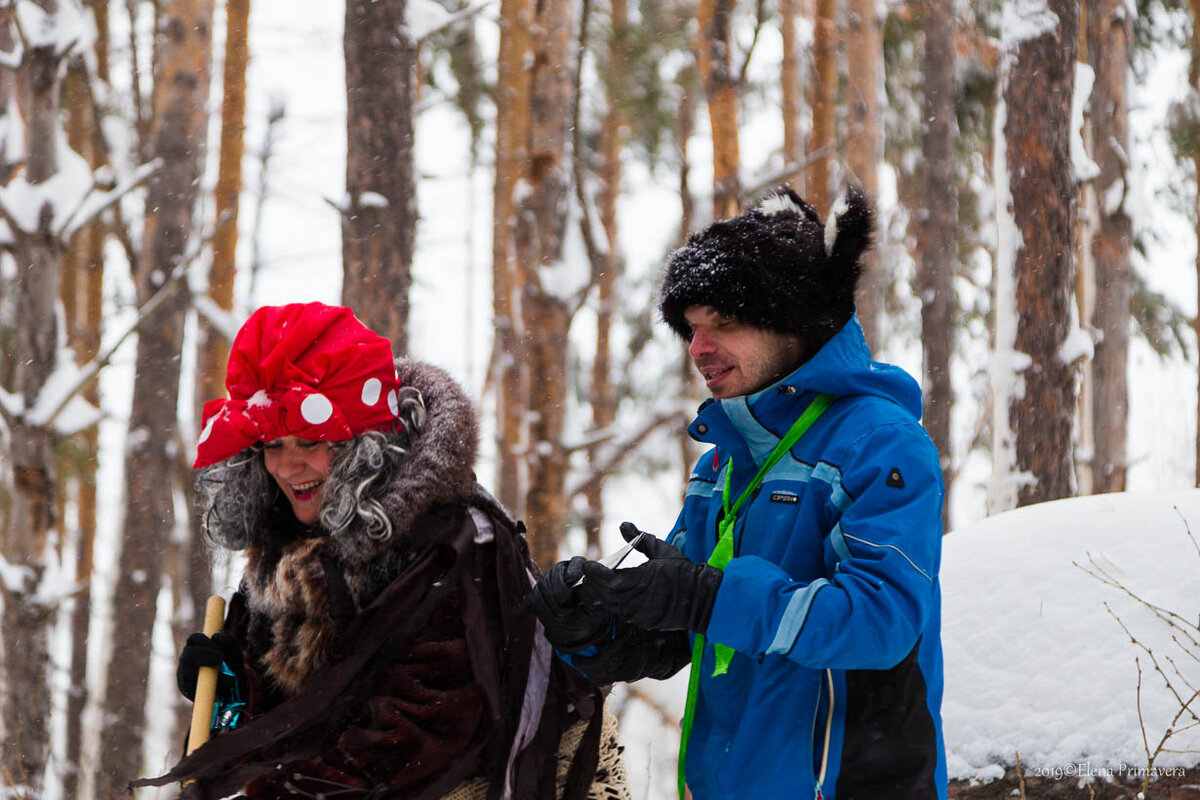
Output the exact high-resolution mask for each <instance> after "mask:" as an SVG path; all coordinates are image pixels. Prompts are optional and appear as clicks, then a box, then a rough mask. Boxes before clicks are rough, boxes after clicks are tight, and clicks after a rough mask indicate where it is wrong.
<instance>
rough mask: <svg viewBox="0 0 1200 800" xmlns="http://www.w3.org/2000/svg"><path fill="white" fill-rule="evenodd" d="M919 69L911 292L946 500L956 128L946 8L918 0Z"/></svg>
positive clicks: (945, 1) (927, 419) (929, 425)
mask: <svg viewBox="0 0 1200 800" xmlns="http://www.w3.org/2000/svg"><path fill="white" fill-rule="evenodd" d="M921 13H922V21H923V23H924V24H923V27H924V29H925V55H924V62H923V66H922V72H923V76H924V85H925V97H924V101H923V104H922V117H923V118H924V120H925V125H924V133H923V134H922V136H921V155H922V161H923V162H924V173H923V175H924V187H923V188H924V196H925V197H924V205H925V215H924V220H923V222H922V223H921V226H920V234H919V235H920V244H919V245H918V247H917V252H918V257H919V261H918V272H917V286H918V294H919V296H920V298H921V351H922V354H923V356H924V379H925V387H924V402H925V408H924V420H923V423H924V425H925V429H926V430H927V431H929V436H930V438H931V439H933V444H934V446H936V447H937V450H938V454H939V456H940V458H941V465H942V481H943V482H944V484H945V487H946V497H949V496H950V487H951V484H952V483H953V481H954V471H953V469H952V463H953V459H952V455H953V450H952V448H951V440H950V410H951V408H952V406H953V403H954V390H953V387H952V385H951V382H950V357H951V354H952V351H953V343H954V313H955V307H956V305H957V304H956V303H955V302H954V283H953V279H954V262H955V229H956V227H957V224H958V195H957V191H956V187H957V184H956V181H955V174H954V154H955V151H956V146H957V144H956V139H957V133H958V123H957V120H956V118H955V115H954V4H953V2H952V0H924V2H923V3H922V8H921ZM949 522H950V504H949V503H944V504H943V505H942V524H943V528H944V529H945V530H950V525H949Z"/></svg>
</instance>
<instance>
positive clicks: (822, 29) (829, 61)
mask: <svg viewBox="0 0 1200 800" xmlns="http://www.w3.org/2000/svg"><path fill="white" fill-rule="evenodd" d="M816 3H817V5H816V24H815V26H814V30H813V89H814V91H813V94H812V119H813V123H812V136H811V138H810V141H809V153H810V156H811V157H813V159H814V160H813V162H812V164H811V165H810V166H809V168H808V197H807V200H808V202H809V203H811V204H812V205H813V206H814V207H815V208H816V209H817V210H818V211H820V212H822V213H825V212H827V211H828V210H829V205H830V202H831V198H830V196H829V191H830V189H831V185H830V180H831V172H832V169H831V164H832V162H833V159H834V156H835V153H836V148H837V85H838V67H837V52H838V28H837V0H816Z"/></svg>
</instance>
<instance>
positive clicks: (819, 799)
mask: <svg viewBox="0 0 1200 800" xmlns="http://www.w3.org/2000/svg"><path fill="white" fill-rule="evenodd" d="M825 678H826V681H827V682H828V684H829V712H828V714H827V715H826V718H825V743H824V745H823V746H822V749H821V769H820V770H819V771H818V772H817V774H816V779H817V780H816V784H815V785H814V787H813V798H814V800H825V795H824V794H823V793H822V791H821V788H822V784H823V783H825V771H826V770H827V769H828V767H829V737H830V736H832V734H833V671H832V670H831V669H829V668H828V667H826V669H825ZM820 707H821V692H820V690H818V691H817V708H820ZM816 728H817V710H816V709H813V734H814V735H816V732H817V730H816Z"/></svg>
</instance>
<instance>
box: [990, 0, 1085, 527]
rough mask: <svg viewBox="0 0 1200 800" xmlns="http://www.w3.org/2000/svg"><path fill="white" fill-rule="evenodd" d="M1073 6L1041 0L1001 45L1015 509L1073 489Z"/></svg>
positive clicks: (1063, 1) (1075, 33) (1075, 38)
mask: <svg viewBox="0 0 1200 800" xmlns="http://www.w3.org/2000/svg"><path fill="white" fill-rule="evenodd" d="M1078 13H1079V10H1078V6H1077V4H1076V3H1075V2H1073V0H1050V2H1048V3H1047V8H1046V10H1045V11H1044V13H1043V14H1041V15H1040V16H1039V18H1038V19H1037V20H1035V21H1033V23H1036V24H1034V25H1033V26H1032V27H1034V28H1035V30H1036V33H1031V34H1029V35H1028V36H1027V38H1024V39H1021V40H1019V41H1016V42H1013V43H1012V44H1011V46H1010V49H1009V52H1008V54H1007V57H1008V58H1010V59H1011V61H1010V66H1009V69H1008V70H1006V73H1007V74H1005V76H1004V77H1003V78H1002V81H1003V82H1002V86H1003V89H1002V91H1003V95H1004V103H1005V107H1006V110H1007V116H1006V118H1005V123H1004V129H1003V132H1004V147H1005V161H1006V164H1007V174H1008V176H1009V180H1010V184H1009V187H1010V191H1011V196H1010V197H1008V198H1003V197H1002V198H1001V202H1005V201H1007V202H1008V203H1010V204H1011V213H1012V218H1013V224H1014V226H1015V230H1016V231H1017V234H1018V235H1017V238H1016V240H1015V243H1014V249H1013V265H1012V268H1013V275H1014V287H1015V298H1016V302H1015V309H1016V331H1015V340H1014V343H1013V348H1014V351H1015V352H1016V353H1019V354H1024V356H1026V357H1028V364H1027V366H1025V368H1024V370H1023V371H1022V372H1021V373H1020V380H1021V382H1022V383H1023V391H1018V392H1016V393H1014V394H1013V395H1012V397H1011V400H1010V402H1009V403H1008V404H1007V406H1006V408H1005V409H1004V412H1005V413H1007V415H1008V419H1007V421H1006V422H1007V424H1008V425H1009V426H1010V427H1011V430H1012V431H1013V432H1014V449H1013V455H1014V468H1015V471H1016V474H1017V475H1018V476H1019V486H1018V487H1017V495H1016V500H1017V505H1019V506H1024V505H1030V504H1032V503H1038V502H1042V501H1045V500H1054V499H1058V498H1062V497H1069V496H1071V495H1072V494H1074V492H1075V475H1074V464H1073V462H1074V459H1073V453H1072V448H1073V440H1072V432H1073V420H1074V415H1075V401H1076V397H1075V370H1076V366H1075V364H1072V363H1066V362H1065V361H1064V356H1065V354H1064V353H1063V351H1062V346H1063V344H1064V342H1065V340H1066V337H1067V333H1068V332H1069V330H1070V328H1071V325H1072V308H1071V305H1072V302H1073V291H1072V290H1073V280H1074V250H1075V248H1074V238H1075V215H1076V197H1077V193H1076V186H1075V180H1074V173H1073V168H1072V163H1071V156H1070V147H1069V140H1070V122H1071V120H1070V114H1071V99H1072V94H1073V91H1074V86H1075V59H1076V53H1077V52H1078V23H1079V17H1078ZM1027 22H1030V21H1028V20H1027ZM1027 29H1028V27H1027ZM997 411H1000V409H999V408H997Z"/></svg>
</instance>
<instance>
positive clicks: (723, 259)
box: [658, 186, 874, 354]
mask: <svg viewBox="0 0 1200 800" xmlns="http://www.w3.org/2000/svg"><path fill="white" fill-rule="evenodd" d="M873 225H874V214H873V212H872V209H871V206H870V204H869V203H868V202H867V199H866V197H865V196H864V195H863V193H862V191H861V190H860V189H858V188H857V187H854V186H852V187H850V188H849V189H848V190H847V192H846V194H845V195H843V196H842V197H841V198H840V199H839V200H838V201H837V202H835V203H834V205H833V208H832V209H831V210H830V213H829V220H828V221H827V222H826V223H822V222H821V218H820V216H818V214H817V212H816V210H815V209H814V208H813V207H812V206H810V205H809V204H808V203H806V202H805V201H804V200H803V199H802V198H801V197H800V196H799V195H797V194H796V193H795V192H794V191H792V190H791V189H789V188H786V187H783V188H780V189H778V190H776V191H775V192H774V193H773V194H772V195H770V196H769V197H767V198H766V199H765V200H763V201H762V202H761V203H759V204H758V206H757V207H755V208H754V209H753V210H751V211H747V212H745V213H743V214H741V215H739V216H736V217H733V218H731V219H726V220H719V221H717V222H714V223H712V224H711V225H709V226H708V227H707V228H705V229H704V230H702V231H700V232H698V233H694V234H692V235H691V236H690V237H688V240H687V242H686V243H685V244H684V245H683V246H682V247H680V248H679V249H677V250H675V251H674V252H672V253H671V254H670V255H669V256H668V257H667V265H666V268H665V270H664V273H663V282H662V288H661V290H660V294H659V305H658V307H659V311H660V312H661V313H662V317H663V320H664V321H665V322H666V323H667V324H668V325H670V326H671V328H672V329H673V330H674V331H675V333H677V334H678V335H679V336H680V337H681V338H683V339H684V340H688V339H690V338H691V330H690V329H689V327H688V324H687V320H686V319H684V312H685V311H686V310H687V309H688V308H689V307H691V306H697V305H703V306H712V307H713V308H715V309H716V310H717V311H719V312H720V313H722V314H728V315H730V316H734V317H737V318H738V319H739V320H741V321H742V322H745V323H747V324H750V325H754V326H756V327H759V328H765V329H767V330H772V331H778V332H780V333H786V334H792V335H795V336H798V337H799V338H800V340H801V341H803V342H804V344H805V346H806V347H807V348H808V351H809V353H810V354H811V353H814V352H816V350H818V349H819V348H820V347H821V346H823V345H824V344H825V342H827V341H828V340H829V339H830V338H831V337H832V336H833V335H834V334H835V333H837V332H838V331H839V330H840V329H841V328H842V326H843V325H845V324H846V322H847V321H848V320H849V319H850V316H851V315H852V314H853V313H854V288H855V286H856V284H857V283H858V276H859V274H860V273H861V271H862V267H861V265H860V264H859V257H860V256H861V255H862V254H863V252H864V251H865V250H866V249H867V248H868V247H869V246H870V245H871V238H872V232H873Z"/></svg>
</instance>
